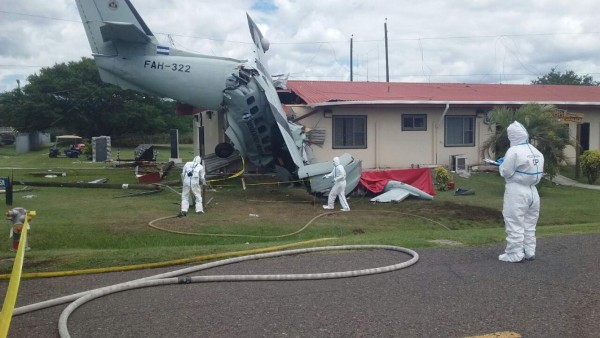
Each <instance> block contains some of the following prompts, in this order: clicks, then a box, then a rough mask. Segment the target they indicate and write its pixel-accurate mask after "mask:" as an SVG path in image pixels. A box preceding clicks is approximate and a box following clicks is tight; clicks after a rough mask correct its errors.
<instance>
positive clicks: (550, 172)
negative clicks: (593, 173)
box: [482, 103, 575, 180]
mask: <svg viewBox="0 0 600 338" xmlns="http://www.w3.org/2000/svg"><path fill="white" fill-rule="evenodd" d="M555 111H556V107H555V106H553V105H540V104H536V103H529V104H526V105H524V106H521V107H520V108H519V109H517V110H514V109H511V108H508V107H497V108H494V109H493V110H492V111H491V113H490V129H491V128H495V129H494V131H495V132H494V134H492V136H491V137H490V138H489V139H488V140H486V141H485V142H484V143H483V145H482V155H484V157H485V155H486V154H487V155H488V157H489V155H490V154H495V155H496V156H497V157H502V156H504V154H505V153H506V151H507V150H508V148H509V147H510V142H509V140H508V135H507V133H506V128H507V127H508V126H509V125H510V124H511V123H512V122H514V121H519V122H520V123H521V124H523V126H525V128H527V132H528V133H529V139H530V142H531V143H532V144H533V145H534V146H535V147H536V148H538V150H539V151H540V152H541V153H542V154H544V162H545V163H544V172H545V173H546V175H547V176H548V177H549V178H550V180H552V179H553V178H554V177H555V176H556V175H557V174H558V167H559V165H560V164H562V163H564V162H565V161H566V156H565V153H564V150H565V148H566V147H567V146H568V145H571V146H575V142H573V141H572V140H571V139H570V138H569V129H568V126H567V125H565V124H562V123H561V122H560V121H559V120H558V119H557V118H556V117H554V112H555Z"/></svg>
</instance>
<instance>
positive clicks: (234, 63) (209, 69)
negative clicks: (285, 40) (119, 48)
mask: <svg viewBox="0 0 600 338" xmlns="http://www.w3.org/2000/svg"><path fill="white" fill-rule="evenodd" d="M95 59H96V65H97V66H98V68H100V70H101V71H100V75H101V77H102V80H104V81H106V82H110V83H113V84H116V85H118V86H120V87H122V88H127V89H133V90H139V91H144V92H148V93H152V94H156V95H159V96H162V97H169V98H172V99H174V100H177V101H180V102H183V103H187V104H189V105H192V106H195V107H201V108H205V109H209V110H217V109H219V107H220V105H221V102H222V101H223V89H225V85H226V80H227V78H228V77H230V76H231V74H237V73H238V72H239V69H240V67H241V66H242V65H243V61H239V60H234V59H227V58H215V57H205V56H197V57H183V56H163V55H156V56H152V55H145V56H134V57H127V58H123V57H120V56H116V57H107V56H96V58H95Z"/></svg>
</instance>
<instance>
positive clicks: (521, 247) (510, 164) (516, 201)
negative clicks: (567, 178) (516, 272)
mask: <svg viewBox="0 0 600 338" xmlns="http://www.w3.org/2000/svg"><path fill="white" fill-rule="evenodd" d="M507 132H508V139H509V140H510V148H509V149H508V151H507V152H506V155H504V160H503V161H502V163H501V164H500V168H499V169H500V175H501V176H502V177H504V179H505V181H506V185H505V188H504V189H505V190H504V205H503V207H502V215H503V216H504V224H505V227H506V242H507V244H506V249H505V252H504V253H503V254H502V255H500V256H499V257H498V259H499V260H501V261H504V262H513V263H517V262H522V261H523V260H533V259H535V247H536V239H535V227H536V224H537V221H538V218H539V215H540V196H539V195H538V191H537V188H536V187H535V186H536V184H538V183H539V182H540V180H541V179H542V175H543V173H544V155H542V153H541V152H540V151H539V150H537V149H536V148H535V147H534V146H533V145H531V144H530V143H529V134H528V133H527V130H526V129H525V127H524V126H523V125H522V124H521V123H519V122H517V121H515V122H513V123H511V125H510V126H508V128H507Z"/></svg>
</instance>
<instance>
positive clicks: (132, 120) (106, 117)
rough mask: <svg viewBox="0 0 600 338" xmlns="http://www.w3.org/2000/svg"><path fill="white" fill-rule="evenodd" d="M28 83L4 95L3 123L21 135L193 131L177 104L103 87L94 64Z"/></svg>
mask: <svg viewBox="0 0 600 338" xmlns="http://www.w3.org/2000/svg"><path fill="white" fill-rule="evenodd" d="M27 80H28V82H29V83H28V84H27V85H26V86H24V87H23V88H22V90H19V89H15V90H13V91H9V92H5V93H3V94H1V95H0V111H1V112H2V114H3V117H2V119H3V123H6V124H8V125H10V126H13V127H15V128H17V129H18V130H20V131H55V132H66V133H76V134H80V135H81V136H83V137H87V138H89V137H91V136H98V135H109V136H113V137H118V136H120V135H124V134H128V135H148V134H157V133H164V132H166V131H167V130H168V129H171V128H177V129H181V130H184V131H190V130H191V123H190V122H189V119H185V118H182V117H178V116H176V115H175V113H174V112H175V102H173V101H172V100H165V99H162V98H159V97H156V96H153V95H148V94H142V93H137V92H134V91H131V90H122V89H120V88H118V87H117V86H114V85H111V84H107V83H104V82H102V81H101V80H100V76H99V73H98V70H97V68H96V65H95V63H94V60H92V59H90V58H83V59H82V60H81V61H78V62H69V63H66V64H65V63H61V64H57V65H54V66H53V67H49V68H42V69H41V70H40V72H39V74H34V75H31V76H29V77H28V79H27Z"/></svg>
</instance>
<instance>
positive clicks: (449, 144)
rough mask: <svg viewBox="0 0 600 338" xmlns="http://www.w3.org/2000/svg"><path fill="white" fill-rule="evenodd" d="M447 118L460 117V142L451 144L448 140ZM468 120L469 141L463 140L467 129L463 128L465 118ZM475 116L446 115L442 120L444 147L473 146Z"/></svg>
mask: <svg viewBox="0 0 600 338" xmlns="http://www.w3.org/2000/svg"><path fill="white" fill-rule="evenodd" d="M448 119H461V120H462V122H463V123H462V129H461V131H460V132H461V133H462V143H457V144H451V143H449V142H448V136H449V135H448V127H449V126H448ZM467 119H468V120H470V123H469V127H471V130H470V133H471V142H468V143H466V142H465V133H466V132H469V130H465V120H467ZM475 122H476V116H474V115H446V117H445V120H444V147H475V132H476V130H475V128H476V124H475Z"/></svg>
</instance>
